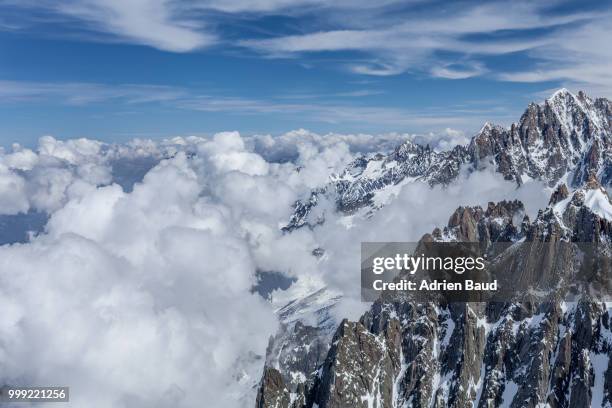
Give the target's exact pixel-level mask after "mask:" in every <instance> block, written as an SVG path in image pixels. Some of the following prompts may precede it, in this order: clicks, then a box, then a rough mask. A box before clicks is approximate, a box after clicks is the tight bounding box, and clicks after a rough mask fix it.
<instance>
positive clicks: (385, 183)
mask: <svg viewBox="0 0 612 408" xmlns="http://www.w3.org/2000/svg"><path fill="white" fill-rule="evenodd" d="M611 112H612V102H610V101H609V100H607V99H604V98H598V99H595V100H593V99H591V98H589V97H587V96H586V95H585V94H584V93H582V92H580V93H578V94H577V95H574V94H572V93H570V92H569V91H567V90H560V91H558V92H556V93H555V94H554V95H553V96H552V97H550V98H549V99H547V100H546V101H545V102H544V103H542V104H539V105H538V104H535V103H532V104H530V105H529V106H528V107H527V109H526V111H525V113H523V115H522V116H521V118H520V120H519V121H518V123H515V124H513V125H512V126H510V128H508V129H506V128H502V127H500V126H496V125H492V124H490V123H486V124H485V125H484V126H483V127H482V129H481V130H480V131H479V132H478V133H477V134H476V135H475V136H474V137H473V138H472V140H471V142H470V144H469V145H468V146H456V147H455V148H453V149H452V150H449V151H444V152H436V151H434V150H432V149H431V148H430V147H429V146H421V145H418V144H415V143H412V142H409V141H407V142H405V143H403V144H402V145H400V146H398V147H397V148H396V149H395V150H394V151H393V152H391V153H390V154H388V155H386V156H385V155H382V154H376V155H371V156H367V157H366V156H363V157H358V158H357V159H355V160H354V161H353V162H352V163H351V164H350V165H349V166H348V167H347V168H346V169H345V170H344V172H342V173H341V174H339V175H335V176H333V177H331V180H330V182H329V184H328V185H327V186H324V187H322V188H319V189H317V190H315V191H313V192H312V194H311V195H310V197H308V198H307V199H306V200H304V201H298V202H296V203H295V209H294V214H293V216H292V217H291V219H290V220H289V223H288V225H287V227H285V230H287V231H290V230H292V229H295V228H299V227H302V226H304V225H309V226H316V225H317V224H319V223H321V222H323V221H324V211H322V212H320V213H317V214H316V215H314V216H313V208H315V207H317V206H318V205H319V202H320V201H321V199H322V198H323V197H324V198H325V199H327V200H330V201H331V202H333V203H334V207H335V210H338V211H341V212H344V213H349V214H350V213H354V212H356V211H361V210H364V212H365V215H366V216H367V215H370V214H372V213H373V212H374V211H375V210H376V209H378V208H379V207H380V206H382V205H384V202H381V200H382V201H384V200H383V199H380V200H379V199H378V198H377V197H378V196H377V194H378V193H380V192H382V191H389V189H393V188H396V186H398V185H400V184H402V183H409V182H426V183H428V184H429V185H431V186H434V185H447V184H449V183H451V182H452V181H453V180H455V179H456V178H457V176H458V175H459V174H460V171H461V170H462V169H465V170H466V171H468V172H472V171H478V170H479V169H481V168H483V167H489V168H493V169H495V171H497V172H499V173H501V174H502V175H503V177H504V178H505V179H507V180H512V181H515V182H516V183H517V184H518V185H521V184H523V183H524V182H525V181H527V180H530V179H535V180H541V181H544V182H546V183H547V184H549V185H550V186H554V185H555V184H557V183H558V182H559V181H560V180H567V181H568V183H569V184H570V186H571V187H578V186H581V185H583V184H584V183H585V182H586V181H587V180H588V178H589V176H590V175H591V174H594V175H595V176H596V178H597V179H598V180H599V181H600V183H601V184H603V185H604V186H612V116H611Z"/></svg>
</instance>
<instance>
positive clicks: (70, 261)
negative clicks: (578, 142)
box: [0, 131, 547, 408]
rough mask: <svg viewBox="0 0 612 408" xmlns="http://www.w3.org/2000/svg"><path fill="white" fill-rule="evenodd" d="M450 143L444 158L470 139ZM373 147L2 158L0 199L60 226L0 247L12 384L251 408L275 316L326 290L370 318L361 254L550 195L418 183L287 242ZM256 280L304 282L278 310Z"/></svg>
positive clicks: (316, 144)
mask: <svg viewBox="0 0 612 408" xmlns="http://www.w3.org/2000/svg"><path fill="white" fill-rule="evenodd" d="M447 133H448V135H446V136H443V137H441V139H440V140H441V141H442V142H440V143H443V141H445V140H447V139H448V138H457V137H462V135H458V134H455V133H454V132H453V131H449V132H447ZM302 134H303V135H304V137H303V138H300V137H298V136H299V135H302ZM404 137H405V135H403V136H400V135H389V136H388V137H387V138H383V139H382V146H383V148H385V147H389V146H391V145H392V144H393V142H394V141H395V140H399V139H400V138H404ZM292 143H293V145H292ZM266 146H267V147H269V149H266V148H265V147H266ZM374 148H375V139H374V137H372V136H367V135H328V136H322V135H316V134H310V133H308V132H306V131H299V132H297V133H296V134H288V135H285V136H282V137H280V138H279V139H270V138H269V137H267V136H258V137H241V136H240V135H239V134H238V133H234V132H225V133H219V134H217V135H215V136H214V137H212V138H196V137H190V138H174V139H172V140H167V141H164V142H160V143H155V142H149V141H145V140H136V141H133V142H131V143H128V144H126V145H117V146H115V145H106V144H103V143H98V142H95V141H91V140H85V139H80V140H72V141H58V140H55V139H53V138H50V137H46V138H43V139H41V141H40V143H39V147H38V149H37V150H36V151H29V150H27V149H23V148H21V147H20V146H14V147H13V150H12V152H4V153H2V154H1V155H0V192H2V191H4V190H6V189H10V191H11V192H13V194H8V195H7V194H0V197H3V200H5V201H2V200H0V208H1V209H2V211H3V213H4V214H11V213H15V212H19V211H27V209H28V208H36V209H41V210H44V211H46V212H48V214H49V220H48V222H47V224H46V226H45V228H44V230H43V231H40V232H39V234H38V235H36V236H33V237H32V238H31V239H30V240H29V242H26V243H22V244H17V243H16V244H13V245H4V246H0V306H2V309H3V310H4V318H3V319H2V322H0V373H2V374H0V380H1V381H2V382H4V383H15V384H22V385H29V384H62V385H69V386H70V387H71V402H72V404H73V405H74V406H84V405H87V406H91V407H130V408H133V407H157V406H159V407H164V406H168V405H172V406H177V407H196V406H201V404H202V401H206V404H207V405H209V406H223V407H230V408H231V407H242V406H248V405H251V404H252V403H253V401H254V390H255V388H254V387H255V385H256V383H257V381H258V379H259V376H260V374H261V369H262V367H263V362H264V359H263V354H264V353H265V349H266V345H267V341H268V338H269V336H270V335H271V334H273V333H274V332H275V330H276V327H277V320H276V316H275V314H274V309H275V308H276V307H278V306H280V305H282V304H283V302H286V301H288V300H291V299H292V298H294V297H295V296H300V295H304V294H307V293H309V292H311V291H314V290H315V289H318V288H320V287H321V286H327V287H328V288H329V289H330V290H331V291H333V292H334V293H338V294H342V295H343V296H344V298H343V300H342V301H341V302H340V303H339V304H338V305H337V306H336V307H335V309H334V313H335V314H336V316H337V317H338V318H341V317H350V318H355V317H357V316H358V315H359V314H360V313H361V312H362V311H363V310H364V309H365V308H366V307H367V304H365V303H362V302H360V301H359V282H360V280H359V244H360V242H361V241H367V240H416V239H418V238H419V237H420V236H421V235H422V234H423V233H425V232H429V231H431V230H432V229H433V228H434V227H435V226H440V225H444V224H445V223H446V221H447V220H448V217H449V216H450V214H451V213H452V211H453V210H454V209H455V208H456V207H457V206H458V205H462V204H463V205H466V204H485V203H486V201H488V200H499V199H503V198H512V197H519V198H522V199H528V201H529V202H528V204H527V205H528V208H529V209H530V210H534V209H535V208H538V207H540V206H542V203H543V202H544V197H545V196H546V198H547V193H544V192H543V188H542V186H539V185H536V184H535V183H534V184H530V185H526V186H524V187H523V188H521V189H519V190H517V189H516V188H515V186H514V184H512V183H509V182H505V181H503V180H502V179H501V177H500V176H499V175H497V174H494V173H492V172H489V171H482V172H478V173H474V174H471V175H469V176H468V175H467V174H463V175H462V176H461V178H460V180H459V181H458V182H457V183H455V184H453V185H452V186H449V187H448V188H446V189H442V188H434V189H431V188H429V187H428V186H427V185H425V184H420V183H416V184H408V185H406V186H404V187H403V189H402V190H401V191H400V192H399V194H398V196H397V197H396V199H395V200H393V201H392V202H391V203H390V204H389V205H388V206H386V207H384V208H383V209H381V210H380V211H379V212H378V213H377V214H376V216H375V217H373V218H371V219H362V220H359V219H354V220H353V224H352V227H351V228H349V229H347V228H346V222H345V221H346V218H344V217H343V216H341V215H340V214H337V213H335V212H334V205H333V203H330V202H326V201H324V200H323V201H322V202H321V203H320V206H321V208H322V209H323V210H325V211H326V215H327V221H326V223H325V224H323V225H322V226H321V227H318V228H315V229H313V230H310V229H308V228H302V229H299V230H297V231H294V232H292V233H290V234H283V233H282V232H281V230H280V228H281V227H282V226H283V225H285V223H286V222H287V220H288V218H289V216H290V214H291V211H292V210H291V205H292V204H293V202H294V201H295V200H296V199H297V198H299V197H303V196H304V195H307V194H308V192H309V191H310V190H311V189H312V188H313V187H316V186H320V185H322V184H324V183H325V182H326V181H327V178H328V177H329V174H330V172H335V171H337V170H338V169H341V168H342V167H343V166H344V165H346V163H347V162H348V161H350V160H352V159H353V158H354V157H355V154H359V153H361V152H367V151H370V150H373V149H374ZM264 151H267V153H268V154H269V156H268V157H264V156H262V154H260V152H264ZM143 157H147V158H151V160H154V161H155V164H154V165H153V167H152V168H151V169H150V170H148V171H147V172H146V174H145V175H144V177H142V179H139V180H136V183H135V184H134V185H133V186H132V187H131V188H130V189H126V188H123V187H122V186H120V185H118V184H116V183H114V182H113V180H115V178H116V174H114V172H113V163H116V161H117V160H125V161H128V162H130V161H136V162H138V160H140V159H142V158H143ZM272 158H274V160H273V159H272ZM3 189H4V190H3ZM5 197H9V198H10V200H8V201H6V200H7V199H5ZM319 247H322V248H325V251H326V254H325V256H324V257H323V258H316V257H315V256H313V255H312V250H313V249H315V248H319ZM258 270H264V271H279V272H281V273H283V274H286V275H287V276H291V277H294V278H296V279H297V282H296V283H294V284H293V285H292V286H291V287H290V288H289V289H288V290H286V291H285V292H279V291H276V292H274V293H273V294H272V302H267V301H265V300H264V299H262V298H261V297H260V296H259V295H257V294H254V293H251V288H252V286H253V285H254V284H255V283H256V275H257V271H258ZM100 389H103V390H104V393H102V395H101V394H100V391H99V390H100Z"/></svg>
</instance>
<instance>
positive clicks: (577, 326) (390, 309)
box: [256, 90, 612, 408]
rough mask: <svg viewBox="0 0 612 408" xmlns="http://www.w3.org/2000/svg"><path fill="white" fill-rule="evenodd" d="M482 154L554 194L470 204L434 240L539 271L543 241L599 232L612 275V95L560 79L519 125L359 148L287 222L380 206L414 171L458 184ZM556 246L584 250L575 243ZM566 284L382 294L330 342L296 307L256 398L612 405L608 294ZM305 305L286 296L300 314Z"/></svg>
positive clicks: (564, 272)
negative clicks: (439, 295)
mask: <svg viewBox="0 0 612 408" xmlns="http://www.w3.org/2000/svg"><path fill="white" fill-rule="evenodd" d="M485 166H486V167H489V166H492V167H493V168H494V169H495V170H496V171H497V172H499V173H501V174H502V175H503V177H504V178H506V179H508V180H514V181H515V182H516V183H517V185H518V186H519V187H520V186H521V185H522V184H523V183H525V182H527V181H528V180H531V179H535V180H541V181H544V182H546V183H547V184H548V185H549V186H550V187H552V188H553V193H552V195H551V197H550V202H549V205H548V206H547V207H546V208H544V209H542V210H540V211H539V212H538V214H537V216H536V217H535V218H534V219H533V220H531V219H530V218H529V216H527V215H526V211H525V207H524V205H523V203H521V202H520V201H502V202H498V203H489V205H488V206H487V207H486V208H481V207H465V206H459V207H458V208H457V209H456V211H454V213H452V214H451V215H450V218H449V221H448V223H447V225H446V226H442V227H441V228H436V229H434V230H433V231H432V232H431V233H429V234H426V235H424V236H423V238H422V239H423V240H426V241H431V240H433V241H459V242H479V243H481V244H482V245H483V246H484V247H485V248H488V247H491V246H492V244H493V243H496V242H505V243H508V244H509V245H511V246H510V248H509V249H508V251H510V250H512V251H519V252H520V253H521V254H522V255H521V257H520V259H521V260H522V261H523V262H522V263H520V266H519V264H517V266H515V267H516V268H519V267H520V268H523V269H521V271H522V272H525V273H527V274H529V273H530V274H538V275H542V276H546V275H547V273H549V271H546V270H543V269H541V268H540V267H539V266H538V267H533V266H530V267H529V268H525V265H541V264H540V262H539V261H540V258H541V257H542V253H541V251H539V250H538V249H539V248H541V245H542V243H556V242H565V243H570V244H571V243H576V244H578V243H596V244H597V251H599V252H598V253H599V255H600V256H601V257H602V258H601V259H603V264H602V268H604V269H602V270H605V271H607V272H606V273H607V274H604V275H605V276H604V278H606V279H609V273H610V269H609V268H610V262H609V260H610V256H611V254H612V201H611V200H610V197H609V195H608V193H607V192H606V189H605V187H606V186H608V187H609V186H611V185H612V104H611V102H610V101H609V100H607V99H602V98H599V99H595V100H593V99H591V98H589V97H587V96H586V95H585V94H584V93H582V92H580V93H578V94H577V95H574V94H572V93H570V92H569V91H567V90H560V91H558V92H556V93H555V94H554V95H552V96H551V97H550V98H549V99H547V100H546V101H545V102H544V103H542V104H530V105H529V107H528V108H527V110H526V111H525V113H524V114H523V115H522V117H521V118H520V120H519V122H518V123H515V124H513V125H512V126H510V127H509V128H507V129H506V128H502V127H499V126H495V125H492V124H485V126H483V128H482V129H481V130H480V131H479V132H478V133H477V134H476V135H475V136H474V137H473V138H472V140H471V142H470V143H469V145H467V146H456V147H455V148H453V149H452V150H450V151H444V152H436V151H434V150H432V149H430V148H429V147H428V146H421V145H418V144H414V143H411V142H406V143H403V144H402V145H400V146H398V147H397V148H396V149H395V150H394V151H393V152H391V153H390V154H388V155H383V154H374V155H368V156H362V157H359V158H357V159H356V160H355V161H353V162H352V163H351V164H350V165H349V166H348V167H347V168H346V169H345V170H344V171H343V172H342V173H340V174H338V175H333V176H331V177H330V182H329V183H328V184H327V185H325V186H321V187H320V188H319V189H316V190H314V191H313V192H312V193H311V195H310V196H309V197H307V198H306V199H305V200H303V201H299V202H297V203H296V205H295V213H294V215H293V217H292V218H291V221H290V223H289V225H288V226H287V228H286V229H285V230H286V231H287V232H288V233H290V232H291V231H292V230H293V229H295V228H299V227H301V226H304V225H310V226H315V225H316V224H317V223H321V222H324V213H323V212H321V211H318V208H319V207H322V206H320V202H321V200H332V202H333V203H334V204H335V209H336V210H338V211H341V212H344V213H347V214H354V213H360V214H362V215H365V216H374V217H375V216H376V215H375V211H376V209H378V208H379V207H381V206H383V205H385V203H387V202H388V200H390V199H392V196H393V195H394V194H395V191H397V190H398V189H401V187H402V185H403V184H404V183H412V182H426V183H428V184H430V185H432V186H433V185H437V184H443V185H444V184H449V183H450V182H452V181H453V180H455V179H456V178H457V177H458V175H459V173H460V171H464V170H467V171H478V170H479V169H480V168H482V167H485ZM457 204H458V205H460V204H461V203H457ZM568 247H569V246H568ZM562 248H564V247H562ZM549 255H550V254H549ZM496 256H498V257H499V259H502V260H503V259H504V256H507V252H502V253H501V254H496ZM554 256H558V257H559V258H560V259H571V260H573V261H579V260H578V259H576V257H575V256H574V255H573V253H559V254H554ZM605 268H607V269H605ZM517 271H518V270H517ZM555 273H559V270H555ZM571 273H572V269H571V265H570V263H569V262H568V264H567V267H565V266H563V265H562V267H561V269H560V276H559V278H560V282H571V279H572V278H571V276H572V275H571ZM564 290H566V287H564V286H563V285H560V286H559V289H558V290H555V291H551V292H549V293H547V294H546V298H545V301H542V300H541V299H539V300H536V299H532V298H529V297H527V298H525V297H522V298H517V299H514V300H512V301H508V302H498V303H484V302H481V303H450V304H434V303H415V302H414V301H412V300H410V299H407V298H405V297H402V296H401V295H400V296H397V297H392V298H385V299H380V300H378V301H377V302H375V303H374V304H373V305H372V306H371V308H370V310H369V311H368V312H366V313H365V314H364V315H363V316H362V317H361V319H360V320H359V321H358V322H351V321H348V320H344V321H342V322H341V323H339V324H338V325H337V327H336V329H335V334H334V335H333V337H332V338H331V340H329V331H328V327H325V330H323V328H322V327H318V326H317V325H316V324H314V325H313V326H309V325H308V324H304V323H303V322H300V320H299V319H296V320H294V322H293V324H292V325H290V326H285V331H284V332H281V333H280V334H279V335H277V336H276V338H274V339H272V340H271V342H270V347H269V349H268V360H267V361H268V363H267V364H266V367H265V369H264V373H263V376H262V379H261V381H260V385H259V390H258V396H257V401H256V407H257V408H267V407H274V408H314V407H317V408H332V407H333V408H343V407H347V408H348V407H364V408H365V407H367V408H370V407H376V408H382V407H466V408H467V407H472V408H473V407H534V408H535V407H588V406H592V407H612V364H611V359H610V357H612V333H611V331H610V330H611V329H610V327H612V317H611V310H610V303H608V302H604V301H602V300H601V299H596V298H593V297H589V296H583V297H581V298H580V300H579V301H578V302H567V301H566V300H565V299H564V294H565V292H564ZM305 303H309V302H308V301H305ZM299 304H300V302H299V301H296V302H295V303H293V304H292V305H290V306H289V308H290V309H291V310H292V311H291V315H292V316H296V315H298V314H299ZM296 322H299V324H297V323H296ZM327 323H329V321H327ZM287 327H289V329H287ZM323 332H325V333H326V334H325V335H323V334H321V333H323ZM326 339H327V340H326Z"/></svg>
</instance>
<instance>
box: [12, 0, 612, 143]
mask: <svg viewBox="0 0 612 408" xmlns="http://www.w3.org/2000/svg"><path fill="white" fill-rule="evenodd" d="M332 4H333V5H332ZM611 14H612V6H611V2H609V1H607V2H588V1H580V2H568V1H550V2H522V1H513V2H495V1H490V2H464V1H453V2H440V1H437V2H436V1H434V2H431V1H419V0H412V1H394V0H382V1H378V2H372V1H364V0H351V1H349V0H338V1H335V2H323V1H320V0H200V1H190V2H178V1H172V0H133V1H129V2H128V1H124V0H67V1H49V0H0V145H4V146H7V145H10V143H12V142H19V143H21V144H24V145H33V144H35V142H36V140H37V139H38V138H39V137H40V136H42V135H45V134H51V135H53V136H55V137H57V138H62V139H65V138H74V137H90V138H96V139H100V140H105V141H119V142H121V141H126V140H129V139H131V138H134V137H150V138H162V137H171V136H176V135H205V134H211V133H215V132H218V131H222V130H238V131H240V132H242V133H245V134H252V133H271V134H278V133H283V132H286V131H289V130H292V129H298V128H307V129H309V130H312V131H315V132H321V133H325V132H342V133H348V132H365V133H382V132H393V131H394V132H407V133H427V132H439V131H442V130H444V129H446V128H451V129H458V130H461V131H464V132H466V133H471V132H474V131H477V130H478V128H479V127H480V126H481V125H482V123H483V122H484V121H487V120H488V121H493V122H499V123H501V124H509V123H510V122H511V121H513V120H516V119H517V118H518V116H519V115H520V114H521V113H522V110H523V109H524V107H525V106H526V104H527V103H528V102H529V101H531V100H541V99H543V98H544V97H545V96H546V95H547V94H548V93H551V92H552V90H554V89H556V88H559V87H561V86H565V87H568V88H570V89H571V90H578V89H584V90H586V91H587V92H588V93H589V94H592V95H594V96H607V97H610V96H612V51H611V49H612V47H610V46H609V44H608V42H609V40H610V38H612V24H610V23H609V22H610V21H611V18H610V17H611Z"/></svg>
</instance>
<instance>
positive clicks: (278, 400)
mask: <svg viewBox="0 0 612 408" xmlns="http://www.w3.org/2000/svg"><path fill="white" fill-rule="evenodd" d="M289 403H290V396H289V390H287V387H285V383H284V381H283V377H282V376H281V374H280V373H279V372H278V371H277V370H275V369H274V368H270V367H266V369H265V371H264V375H263V378H262V380H261V386H260V388H259V391H258V392H257V401H256V403H255V406H256V408H288V407H289Z"/></svg>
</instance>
